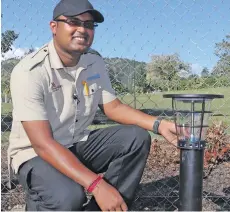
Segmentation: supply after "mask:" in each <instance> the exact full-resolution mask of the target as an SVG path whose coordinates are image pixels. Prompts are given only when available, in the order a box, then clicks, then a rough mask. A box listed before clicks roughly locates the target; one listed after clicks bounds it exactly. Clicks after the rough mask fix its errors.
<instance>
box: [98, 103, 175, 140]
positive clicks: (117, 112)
mask: <svg viewBox="0 0 230 212" xmlns="http://www.w3.org/2000/svg"><path fill="white" fill-rule="evenodd" d="M100 108H101V109H102V110H103V111H104V113H105V115H106V116H107V117H108V118H110V119H111V120H113V121H116V122H118V123H121V124H131V125H137V126H139V127H142V128H144V129H146V130H153V124H154V121H155V120H156V119H157V117H155V116H150V115H148V114H145V113H143V112H141V111H140V110H136V109H134V108H132V107H130V106H128V105H126V104H123V103H122V102H121V101H120V100H119V99H115V100H113V101H111V102H109V103H107V104H103V105H100ZM158 131H159V133H160V134H161V135H162V136H164V137H165V139H166V140H168V141H169V142H172V143H174V144H175V143H176V135H175V133H176V130H175V125H174V123H172V122H169V121H166V120H162V121H161V124H160V126H159V128H158Z"/></svg>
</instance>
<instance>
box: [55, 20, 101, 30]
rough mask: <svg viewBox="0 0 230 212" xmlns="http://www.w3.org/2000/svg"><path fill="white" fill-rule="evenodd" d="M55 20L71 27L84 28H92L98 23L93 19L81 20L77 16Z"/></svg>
mask: <svg viewBox="0 0 230 212" xmlns="http://www.w3.org/2000/svg"><path fill="white" fill-rule="evenodd" d="M54 21H57V22H64V23H66V24H68V25H70V26H73V27H84V28H86V29H94V28H95V27H97V26H98V25H97V24H95V22H94V21H81V20H80V19H78V18H67V19H55V20H54Z"/></svg>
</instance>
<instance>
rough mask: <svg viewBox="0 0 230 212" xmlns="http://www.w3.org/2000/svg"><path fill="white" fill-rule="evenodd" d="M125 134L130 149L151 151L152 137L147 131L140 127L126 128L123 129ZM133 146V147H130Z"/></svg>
mask: <svg viewBox="0 0 230 212" xmlns="http://www.w3.org/2000/svg"><path fill="white" fill-rule="evenodd" d="M123 130H124V132H125V136H124V137H125V138H124V139H125V142H124V143H125V144H126V145H127V147H128V149H130V150H134V149H143V150H145V151H147V152H148V151H149V149H150V145H151V136H150V134H149V133H148V131H147V130H145V129H143V128H141V127H138V126H132V125H130V126H125V127H124V128H123ZM130 145H131V146H130Z"/></svg>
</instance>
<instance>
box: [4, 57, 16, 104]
mask: <svg viewBox="0 0 230 212" xmlns="http://www.w3.org/2000/svg"><path fill="white" fill-rule="evenodd" d="M19 61H20V60H19V59H14V58H11V59H8V60H4V61H2V64H1V68H2V71H1V90H2V95H4V102H5V103H7V102H8V99H9V95H10V75H11V72H12V70H13V69H14V67H15V66H16V65H17V64H18V62H19Z"/></svg>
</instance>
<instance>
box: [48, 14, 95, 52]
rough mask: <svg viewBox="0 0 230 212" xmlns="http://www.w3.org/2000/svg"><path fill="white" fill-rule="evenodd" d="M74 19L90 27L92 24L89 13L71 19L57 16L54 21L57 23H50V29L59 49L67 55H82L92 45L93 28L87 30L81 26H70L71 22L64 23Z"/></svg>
mask: <svg viewBox="0 0 230 212" xmlns="http://www.w3.org/2000/svg"><path fill="white" fill-rule="evenodd" d="M74 18H76V19H78V20H80V21H84V22H85V21H86V22H87V23H89V25H90V24H91V25H92V22H93V17H92V15H91V14H90V13H83V14H81V15H78V16H75V17H71V18H68V17H65V16H59V17H58V18H57V19H56V20H57V21H51V23H50V27H51V30H52V32H53V34H54V39H55V41H56V42H57V44H58V45H59V47H60V48H62V49H63V50H64V51H66V52H68V53H74V52H76V53H77V52H79V53H84V52H85V51H86V50H87V49H88V48H89V47H90V46H91V45H92V42H93V38H94V28H93V29H89V28H86V27H83V26H76V25H72V24H71V22H69V23H66V22H65V21H66V20H67V19H69V20H74ZM76 19H75V20H76ZM63 20H64V22H63ZM73 23H74V22H73Z"/></svg>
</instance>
